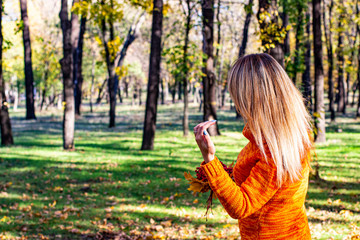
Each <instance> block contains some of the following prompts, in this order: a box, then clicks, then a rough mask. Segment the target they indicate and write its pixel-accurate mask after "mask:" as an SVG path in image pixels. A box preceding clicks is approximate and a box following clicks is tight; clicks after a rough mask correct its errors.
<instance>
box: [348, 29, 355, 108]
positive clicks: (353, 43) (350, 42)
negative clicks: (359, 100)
mask: <svg viewBox="0 0 360 240" xmlns="http://www.w3.org/2000/svg"><path fill="white" fill-rule="evenodd" d="M352 31H353V33H352V34H351V35H350V36H348V39H349V44H350V47H351V54H350V58H349V59H348V61H349V63H350V64H348V65H350V66H353V64H354V63H353V61H354V55H355V43H356V38H357V34H358V32H357V30H356V28H353V30H352ZM353 39H354V40H353ZM350 81H351V72H350V71H349V72H347V74H346V91H345V93H346V96H345V104H346V105H348V104H349V103H350V101H349V97H350Z"/></svg>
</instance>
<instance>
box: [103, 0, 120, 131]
mask: <svg viewBox="0 0 360 240" xmlns="http://www.w3.org/2000/svg"><path fill="white" fill-rule="evenodd" d="M101 5H103V6H104V5H105V0H102V1H101ZM110 5H111V7H113V0H110ZM106 19H107V18H105V17H103V18H102V19H101V32H102V38H103V39H102V41H103V45H104V48H105V59H106V67H107V71H108V76H109V78H108V92H109V103H110V109H109V117H110V122H109V128H112V127H115V113H116V112H115V108H116V91H117V77H116V76H115V60H114V58H113V57H111V56H110V50H109V47H108V42H107V41H106V31H107V27H106ZM112 21H113V17H112V16H109V18H108V22H109V31H110V38H109V40H110V41H113V40H114V39H115V36H114V25H113V22H112Z"/></svg>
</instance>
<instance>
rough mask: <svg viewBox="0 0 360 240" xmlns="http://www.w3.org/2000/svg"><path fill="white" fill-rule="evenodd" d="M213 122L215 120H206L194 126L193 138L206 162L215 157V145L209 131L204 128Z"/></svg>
mask: <svg viewBox="0 0 360 240" xmlns="http://www.w3.org/2000/svg"><path fill="white" fill-rule="evenodd" d="M215 123H216V120H213V121H207V122H202V123H200V124H198V125H197V126H196V127H194V134H195V140H196V143H197V145H198V147H199V148H200V151H201V154H202V156H203V158H204V161H205V162H206V163H208V162H210V161H211V160H213V159H214V158H215V145H214V143H213V142H212V141H211V138H210V136H209V133H208V132H207V131H206V129H208V128H209V127H210V126H212V125H214V124H215Z"/></svg>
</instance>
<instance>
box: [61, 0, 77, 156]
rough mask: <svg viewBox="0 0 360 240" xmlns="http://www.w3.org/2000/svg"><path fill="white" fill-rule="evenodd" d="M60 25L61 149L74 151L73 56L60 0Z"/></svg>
mask: <svg viewBox="0 0 360 240" xmlns="http://www.w3.org/2000/svg"><path fill="white" fill-rule="evenodd" d="M59 16H60V23H61V29H62V32H63V54H64V57H63V58H62V59H61V60H60V64H61V71H62V75H63V85H64V100H63V101H64V120H63V147H64V149H68V150H73V149H74V131H75V109H74V82H73V71H72V70H73V69H72V68H73V55H72V44H71V32H72V29H71V21H70V20H69V19H68V4H67V0H61V10H60V14H59Z"/></svg>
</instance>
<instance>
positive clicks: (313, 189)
mask: <svg viewBox="0 0 360 240" xmlns="http://www.w3.org/2000/svg"><path fill="white" fill-rule="evenodd" d="M107 108H108V107H107V106H105V105H104V106H98V107H96V108H95V110H96V111H95V112H94V113H90V112H89V111H88V110H89V109H88V108H87V107H86V106H85V107H84V113H83V115H82V117H80V118H79V119H77V121H76V136H75V146H76V150H75V151H71V152H67V151H63V150H62V115H61V111H60V110H55V109H54V110H49V111H46V112H45V111H44V112H42V113H39V112H38V113H37V120H35V121H34V120H32V121H25V120H24V115H25V113H24V111H23V110H21V109H20V110H19V111H18V112H11V113H10V115H11V118H12V124H13V132H14V139H15V145H14V146H12V147H2V148H0V229H1V231H0V239H115V238H117V239H240V237H239V229H238V226H237V220H234V219H232V218H230V217H229V216H228V215H227V213H226V212H225V210H224V209H223V208H222V206H221V205H220V203H219V202H218V200H216V201H215V203H214V206H213V212H212V213H211V214H210V215H209V216H208V219H207V220H206V218H205V217H204V214H205V210H206V208H205V206H206V199H207V197H208V193H206V194H200V195H197V196H193V195H192V194H191V192H189V191H188V190H187V188H188V182H187V181H186V180H185V179H184V172H190V173H192V174H193V176H195V172H194V170H195V168H196V167H197V166H199V164H200V162H201V155H200V152H199V151H198V150H197V147H196V143H195V141H194V138H193V136H192V134H190V136H188V137H183V136H182V127H181V116H182V105H181V104H180V103H178V104H175V105H171V106H167V105H160V106H159V109H158V120H157V131H156V139H155V148H154V150H153V151H140V146H141V140H142V128H143V120H144V106H131V105H127V104H124V105H120V106H118V107H117V121H116V122H117V126H116V128H113V129H109V128H107V124H108V117H107V116H108V111H107ZM197 110H198V107H197V106H191V107H190V113H191V114H190V129H192V128H193V127H194V126H195V125H196V124H197V123H199V122H201V121H202V115H201V113H200V112H198V111H197ZM349 112H350V113H349V114H348V115H347V116H340V115H339V116H338V119H337V122H336V123H332V124H330V123H329V122H327V128H326V131H327V135H326V136H327V141H326V143H325V144H318V145H317V146H316V153H317V156H318V161H319V166H320V169H319V170H320V176H321V179H322V180H315V179H314V178H311V179H310V184H309V190H308V195H307V198H306V209H307V214H308V219H309V225H310V229H311V234H312V238H313V239H360V174H359V173H360V121H359V120H355V119H354V114H353V112H354V109H350V110H349ZM218 114H219V115H218V119H219V120H218V123H219V127H220V131H221V136H219V137H215V138H213V139H214V142H215V145H216V147H217V156H218V157H219V159H220V160H222V161H223V162H224V163H225V164H230V163H232V162H233V160H234V159H236V157H237V154H238V153H239V152H240V150H241V149H242V148H243V147H244V146H245V145H246V143H247V142H248V140H247V139H246V138H245V137H243V136H242V134H241V131H242V128H243V123H242V122H241V121H238V120H235V114H234V112H233V111H230V110H229V109H224V110H220V111H219V113H218ZM313 164H314V163H313ZM356 237H357V238H356Z"/></svg>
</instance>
